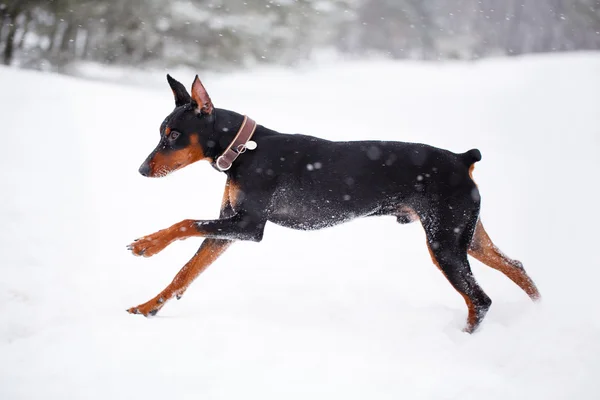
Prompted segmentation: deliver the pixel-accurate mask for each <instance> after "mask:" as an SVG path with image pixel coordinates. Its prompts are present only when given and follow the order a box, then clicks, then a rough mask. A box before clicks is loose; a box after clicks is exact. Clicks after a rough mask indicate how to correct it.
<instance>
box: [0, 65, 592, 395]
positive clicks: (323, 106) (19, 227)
mask: <svg viewBox="0 0 600 400" xmlns="http://www.w3.org/2000/svg"><path fill="white" fill-rule="evenodd" d="M175 78H177V79H179V80H182V81H183V82H185V83H186V84H191V82H192V78H193V76H175ZM161 79H162V78H161ZM204 81H205V82H204V83H205V85H206V86H207V88H208V90H209V91H210V93H211V97H212V99H213V101H214V103H215V105H216V106H218V107H223V108H229V109H233V110H236V111H238V112H241V113H245V114H248V115H250V116H252V117H253V118H254V119H256V120H257V121H258V122H259V123H261V124H263V125H265V126H267V127H269V128H272V129H276V130H279V131H282V132H290V133H295V132H298V133H306V134H312V135H317V136H322V137H326V138H330V139H344V140H349V139H386V140H403V141H417V142H424V143H428V144H432V145H435V146H439V147H445V148H448V149H450V150H453V151H456V152H463V151H466V150H468V149H470V148H473V147H477V148H479V149H480V150H481V152H482V154H483V160H482V161H481V162H479V163H478V164H477V166H476V169H475V173H474V177H475V180H476V181H477V183H478V185H479V188H480V190H481V193H482V219H483V221H484V223H485V226H486V229H487V231H488V233H489V234H490V236H491V237H492V239H493V240H494V241H495V242H496V244H498V246H499V247H500V248H501V249H502V250H503V251H504V252H506V253H507V254H508V255H510V256H511V257H514V258H516V259H519V260H521V261H522V262H523V264H524V265H525V268H526V269H527V270H528V272H529V273H530V275H531V276H532V278H533V279H534V280H535V282H536V283H537V285H538V287H539V288H540V291H541V293H542V296H543V301H542V302H541V304H533V303H531V302H530V301H529V299H528V298H527V296H526V295H525V294H524V293H522V292H521V291H520V289H519V288H518V287H517V286H516V285H514V284H513V283H512V282H510V281H509V280H508V279H507V278H505V277H504V276H503V275H501V274H500V273H498V272H497V271H494V270H491V269H489V268H487V267H485V266H484V265H482V264H480V263H479V262H477V261H475V260H472V266H473V270H474V273H475V275H476V277H477V279H478V281H479V282H480V283H481V285H482V287H483V288H484V289H485V290H486V292H487V293H488V294H489V296H490V297H491V298H492V300H493V301H494V303H493V305H492V308H491V309H490V312H489V313H488V315H487V318H486V319H485V321H484V323H483V325H482V326H481V329H480V330H479V331H478V332H477V333H476V334H475V335H472V336H471V335H467V334H464V333H463V332H461V329H462V327H463V324H464V321H465V318H466V307H465V305H464V301H463V299H462V297H461V296H459V295H458V294H457V293H456V292H455V291H454V290H453V289H452V287H451V286H450V285H449V284H448V283H447V281H446V280H445V278H444V277H443V276H442V274H440V272H439V271H438V270H437V269H436V268H435V267H434V266H433V264H432V262H431V260H430V258H429V255H428V252H427V248H426V246H425V237H424V234H423V231H422V228H421V226H420V225H419V224H412V225H409V226H401V225H398V224H397V223H396V222H395V220H394V219H393V218H383V217H382V218H373V219H364V220H359V221H355V222H352V223H350V224H346V225H342V226H338V227H334V228H331V229H325V230H322V231H317V232H296V231H291V230H287V229H285V228H281V227H277V226H274V225H268V226H267V228H266V231H265V239H264V241H263V242H262V243H260V244H256V243H238V244H235V245H234V246H232V248H231V249H230V250H229V251H228V252H227V253H226V254H225V255H224V256H223V257H221V258H220V259H219V260H218V261H217V262H216V263H215V264H214V265H213V266H211V267H210V268H209V269H208V270H207V271H206V272H205V273H204V274H203V275H201V277H200V278H199V279H198V280H197V281H196V282H195V283H194V284H193V285H192V286H191V288H190V289H189V290H188V292H187V293H186V295H185V296H184V298H183V299H182V300H181V301H173V302H171V303H169V304H168V305H167V306H166V307H165V308H164V309H163V310H162V311H161V313H160V314H159V315H158V316H156V317H154V318H150V319H146V318H143V317H140V316H132V315H129V314H127V313H126V312H125V309H126V308H128V307H130V306H133V305H137V304H139V303H141V302H144V301H146V300H147V299H149V298H151V297H152V296H154V295H155V294H156V293H158V291H160V290H161V289H162V288H163V287H164V286H166V285H167V284H168V283H169V282H170V280H171V279H172V277H173V276H174V275H175V273H176V272H177V271H178V270H179V268H180V267H182V266H183V264H184V263H185V262H186V261H187V260H188V259H189V258H190V257H191V256H192V254H193V253H194V251H195V250H196V248H197V247H198V245H199V243H200V240H199V239H188V240H187V241H184V242H177V243H174V244H173V245H171V246H170V247H168V248H167V249H166V250H165V251H164V252H162V253H161V254H159V255H157V256H155V257H153V258H151V259H144V258H135V257H133V256H132V255H131V254H130V253H129V252H128V251H126V249H125V246H126V245H127V244H128V243H130V241H131V240H132V239H134V238H136V237H139V236H141V235H144V234H148V233H152V232H154V231H156V230H158V229H162V228H164V227H167V226H170V225H171V224H172V223H175V222H178V221H180V220H181V219H184V218H198V219H201V218H214V217H216V216H217V215H218V209H219V204H220V198H221V190H222V187H223V184H224V176H222V175H220V174H218V173H216V172H215V171H214V170H213V169H212V168H211V167H210V166H209V165H208V164H206V163H199V164H196V165H192V166H190V167H188V168H186V169H184V170H182V171H179V172H177V173H175V174H173V175H171V176H169V177H168V178H164V179H148V178H143V177H142V176H141V175H139V174H138V172H137V168H138V166H139V165H140V164H141V162H142V161H143V160H144V158H145V157H146V155H147V154H148V153H149V152H150V151H151V150H152V149H153V148H154V146H155V144H156V143H157V141H158V137H159V136H158V128H159V125H160V123H161V121H162V119H163V118H164V117H165V116H166V115H167V114H168V113H169V112H170V110H171V109H172V106H173V105H172V96H171V92H170V89H169V87H168V85H167V83H166V81H165V82H164V85H161V86H157V85H155V84H154V82H155V81H154V80H153V81H152V82H153V83H152V84H150V83H149V84H148V85H147V86H143V85H142V86H136V87H132V86H122V85H117V84H115V83H110V84H109V83H102V82H89V81H82V80H78V79H73V78H68V77H62V76H56V75H49V74H43V73H38V72H25V71H18V70H13V69H6V68H2V69H0V87H1V88H2V91H0V102H1V103H0V104H1V111H0V116H1V120H2V150H3V151H2V156H1V157H0V187H1V188H2V202H1V207H0V221H1V223H2V228H1V230H0V235H1V236H0V398H2V399H33V398H44V399H65V398H85V399H131V398H144V399H161V398H166V397H168V398H175V399H188V398H190V399H198V398H203V399H239V398H262V399H282V398H285V399H306V398H317V399H333V398H344V399H365V398H376V399H397V398H406V399H461V400H465V399H475V398H477V399H502V400H504V399H528V400H530V399H574V398H578V399H597V398H600V380H598V376H599V375H600V312H599V311H600V310H599V307H598V300H597V294H596V293H597V287H598V285H599V283H598V282H599V281H600V269H599V267H600V258H599V256H598V252H597V246H598V243H597V242H598V227H599V226H600V216H599V212H598V207H597V203H598V195H599V194H600V193H599V189H598V176H597V175H598V172H599V171H600V158H599V157H598V151H599V150H600V113H599V112H598V110H599V106H600V56H598V55H594V54H578V55H568V56H553V57H530V58H522V59H511V60H493V61H485V62H479V63H476V64H469V63H448V64H422V63H396V62H373V61H372V62H355V63H341V64H331V65H322V66H320V67H315V68H314V69H307V70H300V71H288V70H278V69H263V70H257V71H254V72H251V73H238V74H233V75H227V76H213V75H211V76H210V77H209V78H208V79H204ZM369 231H372V232H376V234H374V235H371V236H365V234H364V232H369Z"/></svg>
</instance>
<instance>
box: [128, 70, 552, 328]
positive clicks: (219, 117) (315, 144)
mask: <svg viewBox="0 0 600 400" xmlns="http://www.w3.org/2000/svg"><path fill="white" fill-rule="evenodd" d="M167 80H168V83H169V85H170V87H171V89H172V91H173V94H174V97H175V109H174V110H173V111H172V112H171V114H169V115H168V116H167V118H166V119H165V120H164V122H163V123H162V125H161V127H160V142H159V143H158V146H157V147H156V148H155V149H154V151H152V153H150V155H149V156H148V158H147V159H146V160H145V161H144V162H143V164H142V165H141V167H140V169H139V172H140V173H141V174H142V175H143V176H147V177H163V176H166V175H167V174H169V173H171V172H173V171H176V170H178V169H181V168H183V167H185V166H186V165H190V164H192V163H194V162H196V161H200V160H207V161H209V162H210V163H211V165H212V166H213V167H214V168H215V169H216V170H218V171H220V172H223V173H225V174H226V175H227V182H226V185H225V192H224V194H223V200H222V203H221V211H220V216H219V219H215V220H206V221H197V220H183V221H181V222H179V223H177V224H175V225H173V226H171V227H170V228H167V229H163V230H161V231H158V232H156V233H153V234H151V235H148V236H144V237H142V238H140V239H137V240H136V241H134V242H133V243H131V244H130V245H129V246H128V249H129V250H131V251H132V252H133V254H134V255H137V256H144V257H150V256H153V255H154V254H156V253H158V252H160V251H161V250H163V249H164V248H165V247H166V246H168V245H169V244H170V243H172V242H173V241H175V240H179V239H185V238H189V237H192V236H200V237H204V238H206V239H205V240H204V241H203V243H202V245H201V246H200V248H199V249H198V251H197V252H196V254H195V255H194V256H193V257H192V259H191V260H190V261H189V262H188V263H187V264H186V265H185V266H184V267H183V268H182V269H181V270H180V271H179V273H178V274H177V275H176V276H175V278H174V279H173V281H172V282H171V284H169V285H168V286H167V287H166V288H165V289H164V290H163V291H162V292H160V293H159V294H158V295H157V296H156V297H154V298H153V299H151V300H150V301H148V302H146V303H144V304H141V305H138V306H137V307H132V308H130V309H128V310H127V311H128V312H129V313H132V314H142V315H144V316H151V315H155V314H156V313H157V312H158V311H159V310H160V309H161V308H162V307H163V306H164V305H165V304H166V302H167V301H169V300H170V299H172V298H173V297H176V298H177V299H179V298H181V296H182V295H183V293H184V292H185V290H186V289H187V288H188V286H189V285H190V284H191V283H192V281H193V280H194V279H195V278H196V277H197V276H198V275H199V274H200V273H201V272H202V271H204V270H205V269H206V268H207V267H208V266H209V265H210V264H211V263H212V262H213V261H215V260H216V259H217V258H218V257H219V256H220V255H221V254H223V252H224V251H225V250H227V248H229V246H230V245H231V244H232V243H233V242H235V241H236V240H251V241H255V242H260V241H261V240H262V237H263V232H264V229H265V224H266V223H267V222H268V221H270V222H273V223H275V224H278V225H282V226H285V227H289V228H292V229H300V230H314V229H320V228H324V227H329V226H333V225H336V224H340V223H343V222H347V221H350V220H352V219H355V218H360V217H368V216H384V215H389V216H394V217H396V219H397V221H398V222H399V223H401V224H405V223H410V222H413V221H417V220H419V221H420V222H421V223H422V225H423V228H424V229H425V233H426V237H427V246H428V248H429V252H430V255H431V258H432V260H433V262H434V264H435V265H436V266H437V267H438V268H439V269H440V270H441V271H442V273H443V274H444V275H445V276H446V278H447V279H448V281H449V282H450V284H451V285H452V286H453V287H454V289H456V290H457V291H458V293H459V294H460V295H461V296H463V298H464V300H465V302H466V304H467V308H468V317H467V323H466V327H465V328H464V331H466V332H468V333H472V332H474V331H475V330H476V329H477V327H478V326H479V325H480V324H481V321H482V320H483V318H484V317H485V315H486V313H487V311H488V309H489V308H490V305H491V303H492V301H491V299H490V298H489V297H488V296H487V295H486V294H485V292H484V291H483V289H482V288H481V287H480V286H479V285H478V284H477V281H476V280H475V278H474V276H473V273H472V272H471V268H470V265H469V261H468V258H467V254H470V255H471V256H473V257H474V258H476V259H478V260H479V261H481V262H483V263H484V264H486V265H488V266H489V267H491V268H494V269H497V270H499V271H501V272H502V273H504V275H506V276H507V277H508V278H510V279H511V280H512V281H513V282H514V283H516V284H517V285H518V286H519V287H520V288H521V289H522V290H524V291H525V293H527V295H529V297H530V298H531V299H532V300H537V299H539V298H540V294H539V291H538V289H537V288H536V285H535V284H534V282H533V281H532V280H531V278H530V277H529V276H528V275H527V273H526V272H525V269H524V268H523V265H522V264H521V263H520V262H519V261H516V260H513V259H510V258H508V257H507V256H505V255H504V254H503V253H502V252H501V251H500V250H499V249H498V248H497V247H496V246H495V245H494V244H493V243H492V241H491V239H490V237H489V236H488V235H487V233H486V231H485V230H484V228H483V225H482V223H481V220H480V219H479V209H480V195H479V190H478V188H477V185H476V184H475V182H474V181H473V177H472V172H473V168H474V164H475V163H476V162H477V161H480V160H481V153H480V152H479V150H477V149H472V150H469V151H467V152H466V153H462V154H457V153H453V152H450V151H448V150H444V149H439V148H436V147H432V146H428V145H425V144H416V143H404V142H392V141H348V142H334V141H329V140H324V139H320V138H317V137H313V136H306V135H300V134H284V133H279V132H276V131H274V130H271V129H268V128H266V127H264V126H261V125H257V124H256V123H255V122H254V121H253V120H252V119H250V118H248V117H247V116H244V115H241V114H238V113H236V112H233V111H229V110H225V109H219V108H215V107H214V106H213V103H212V101H211V99H210V96H209V95H208V92H207V91H206V89H205V87H204V85H203V84H202V82H201V81H200V79H199V78H198V76H196V78H195V79H194V82H193V84H192V88H191V95H190V94H189V93H188V92H187V90H186V89H185V87H184V86H183V85H182V84H181V83H180V82H178V81H176V80H175V79H173V78H172V77H171V76H169V75H167Z"/></svg>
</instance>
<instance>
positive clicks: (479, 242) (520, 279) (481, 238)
mask: <svg viewBox="0 0 600 400" xmlns="http://www.w3.org/2000/svg"><path fill="white" fill-rule="evenodd" d="M469 254H470V255H471V256H473V257H475V258H476V259H477V260H479V261H481V262H482V263H484V264H485V265H487V266H488V267H491V268H494V269H497V270H498V271H500V272H502V273H503V274H504V275H506V276H507V277H508V278H509V279H510V280H511V281H513V282H514V283H516V284H517V285H518V286H519V287H520V288H521V289H523V290H524V291H525V293H527V295H529V297H530V298H531V299H532V300H538V299H539V298H540V292H539V291H538V289H537V287H536V286H535V283H533V281H532V280H531V278H530V277H529V276H528V275H527V273H526V272H525V269H523V265H522V264H521V262H520V261H517V260H512V259H510V258H508V257H507V256H506V255H505V254H504V253H502V252H501V251H500V249H498V248H497V247H496V246H495V245H494V243H493V242H492V240H491V239H490V237H489V236H488V234H487V232H486V231H485V229H484V228H483V224H482V223H481V221H478V222H477V227H476V228H475V234H474V235H473V239H472V241H471V245H470V246H469Z"/></svg>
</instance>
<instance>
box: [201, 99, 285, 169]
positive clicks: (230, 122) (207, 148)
mask: <svg viewBox="0 0 600 400" xmlns="http://www.w3.org/2000/svg"><path fill="white" fill-rule="evenodd" d="M212 117H213V118H214V131H213V134H212V135H211V136H210V137H205V138H203V140H202V142H203V143H201V144H202V147H203V150H204V155H205V156H206V157H207V158H208V159H209V160H210V162H211V164H213V165H214V163H215V161H216V159H217V158H218V157H219V156H220V155H222V154H223V152H224V151H225V150H226V149H227V147H228V146H229V145H230V144H231V142H233V140H234V139H235V136H236V135H237V134H238V132H239V131H240V128H241V127H242V122H243V121H244V116H243V115H241V114H238V113H236V112H234V111H229V110H224V109H220V108H216V109H215V110H214V114H213V116H212ZM268 133H276V132H274V131H271V130H269V129H267V128H265V127H263V126H261V125H258V126H257V127H256V131H255V132H254V135H253V136H252V138H253V139H258V138H260V137H261V136H263V135H265V134H268ZM201 136H202V135H201Z"/></svg>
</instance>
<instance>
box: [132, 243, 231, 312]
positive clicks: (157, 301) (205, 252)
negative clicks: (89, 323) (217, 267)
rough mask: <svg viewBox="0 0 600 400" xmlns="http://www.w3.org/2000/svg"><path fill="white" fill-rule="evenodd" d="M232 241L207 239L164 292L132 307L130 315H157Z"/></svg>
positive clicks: (179, 295)
mask: <svg viewBox="0 0 600 400" xmlns="http://www.w3.org/2000/svg"><path fill="white" fill-rule="evenodd" d="M232 243H233V241H231V240H220V239H206V240H204V242H202V245H201V246H200V248H199V249H198V251H197V252H196V254H194V256H193V257H192V259H191V260H190V261H188V262H187V263H186V264H185V266H184V267H183V268H182V269H181V271H179V272H178V273H177V275H176V276H175V278H173V281H172V282H171V283H170V284H169V286H167V287H166V288H165V289H164V290H163V291H162V292H160V293H159V294H157V295H156V296H155V297H154V298H152V299H150V300H148V301H147V302H145V303H144V304H140V305H138V306H136V307H131V308H130V309H128V310H127V312H129V313H130V314H142V315H144V316H146V317H147V316H151V315H156V313H157V312H158V311H159V310H160V309H161V308H163V306H164V305H165V304H166V303H167V302H168V301H169V300H171V299H172V298H173V297H177V298H178V299H179V298H180V297H181V296H182V295H183V292H185V290H186V289H187V288H188V286H189V285H190V284H191V283H192V282H193V281H194V279H196V278H197V277H198V275H200V273H202V271H204V270H205V269H206V268H208V266H209V265H210V264H212V262H213V261H215V260H216V259H217V258H218V257H219V256H220V255H221V254H223V252H224V251H225V250H227V248H228V247H229V246H231V244H232Z"/></svg>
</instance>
